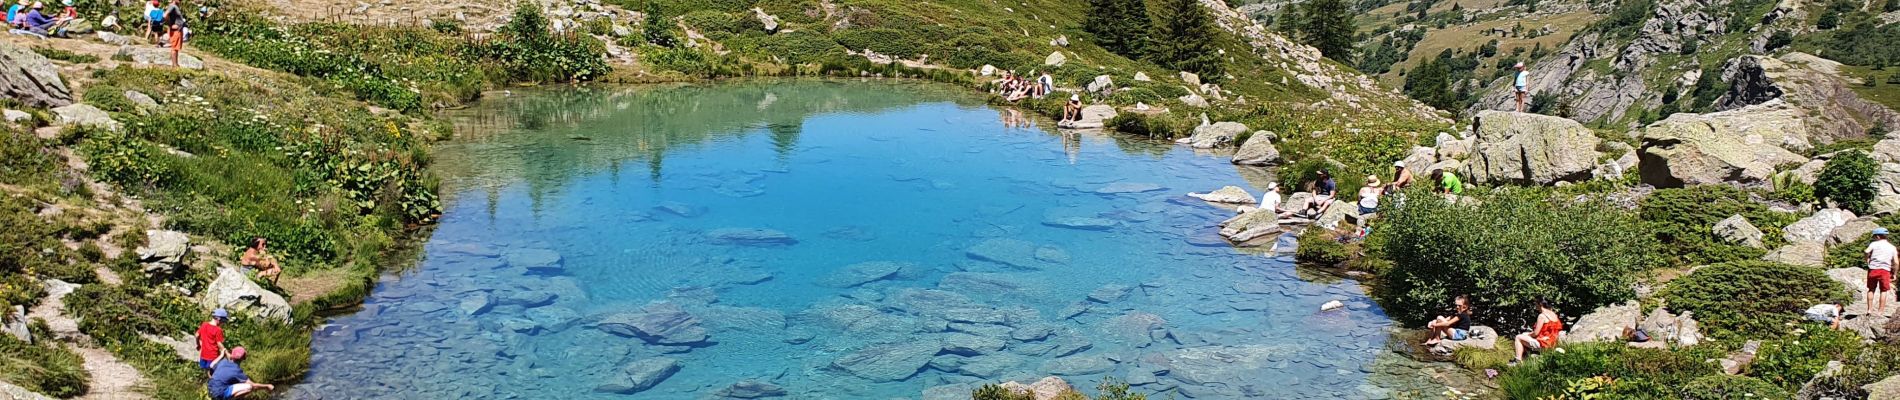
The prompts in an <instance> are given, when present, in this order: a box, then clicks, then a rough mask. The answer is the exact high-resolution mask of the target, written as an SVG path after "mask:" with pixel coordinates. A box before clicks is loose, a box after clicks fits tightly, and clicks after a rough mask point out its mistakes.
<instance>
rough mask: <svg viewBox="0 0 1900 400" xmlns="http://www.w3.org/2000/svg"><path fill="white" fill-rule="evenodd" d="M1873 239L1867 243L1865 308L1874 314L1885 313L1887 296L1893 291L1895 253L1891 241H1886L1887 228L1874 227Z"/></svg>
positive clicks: (1898, 256) (1899, 256)
mask: <svg viewBox="0 0 1900 400" xmlns="http://www.w3.org/2000/svg"><path fill="white" fill-rule="evenodd" d="M1873 235H1874V241H1873V243H1868V244H1867V250H1863V251H1862V253H1864V254H1866V255H1867V295H1866V297H1867V299H1866V300H1867V310H1868V311H1872V312H1873V313H1874V314H1876V315H1887V312H1886V310H1887V296H1886V295H1885V294H1884V293H1890V292H1893V266H1894V264H1896V261H1900V260H1896V258H1900V254H1896V251H1895V249H1894V247H1893V243H1891V242H1888V241H1887V228H1874V231H1873Z"/></svg>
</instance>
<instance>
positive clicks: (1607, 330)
mask: <svg viewBox="0 0 1900 400" xmlns="http://www.w3.org/2000/svg"><path fill="white" fill-rule="evenodd" d="M1642 315H1643V307H1642V306H1641V305H1638V304H1636V302H1635V301H1630V302H1626V303H1623V304H1613V305H1607V306H1602V307H1597V309H1596V310H1594V311H1591V312H1590V313H1589V314H1584V315H1583V317H1582V318H1578V319H1577V323H1576V324H1573V325H1571V326H1570V332H1569V333H1565V334H1564V336H1563V339H1564V341H1565V342H1570V343H1584V342H1605V341H1618V340H1622V339H1623V329H1624V328H1628V327H1631V326H1633V325H1635V324H1636V323H1637V321H1639V319H1640V318H1641V317H1642Z"/></svg>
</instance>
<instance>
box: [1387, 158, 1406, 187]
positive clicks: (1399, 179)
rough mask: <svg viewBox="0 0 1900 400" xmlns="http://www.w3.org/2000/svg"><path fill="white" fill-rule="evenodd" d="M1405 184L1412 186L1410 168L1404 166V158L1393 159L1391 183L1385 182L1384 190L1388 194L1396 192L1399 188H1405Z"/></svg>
mask: <svg viewBox="0 0 1900 400" xmlns="http://www.w3.org/2000/svg"><path fill="white" fill-rule="evenodd" d="M1406 186H1412V170H1411V169H1410V168H1405V160H1399V161H1393V162H1392V183H1388V184H1386V189H1385V192H1386V193H1388V194H1390V193H1397V192H1398V191H1400V190H1405V187H1406Z"/></svg>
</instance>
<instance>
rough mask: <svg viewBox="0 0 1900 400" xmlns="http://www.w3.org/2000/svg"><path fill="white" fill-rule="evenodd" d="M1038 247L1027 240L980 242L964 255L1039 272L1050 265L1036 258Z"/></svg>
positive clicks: (990, 240)
mask: <svg viewBox="0 0 1900 400" xmlns="http://www.w3.org/2000/svg"><path fill="white" fill-rule="evenodd" d="M1037 250H1038V246H1036V244H1035V243H1031V242H1029V241H1026V240H1020V239H1008V238H998V239H989V240H984V241H982V242H978V243H977V244H976V245H975V246H970V249H969V250H966V251H965V252H964V255H966V256H969V257H970V258H972V259H976V260H979V261H989V262H993V263H997V264H1003V265H1008V266H1011V267H1016V268H1021V269H1029V270H1039V269H1042V268H1043V267H1045V266H1047V265H1048V264H1050V262H1049V261H1044V260H1042V259H1039V258H1037V257H1036V255H1037Z"/></svg>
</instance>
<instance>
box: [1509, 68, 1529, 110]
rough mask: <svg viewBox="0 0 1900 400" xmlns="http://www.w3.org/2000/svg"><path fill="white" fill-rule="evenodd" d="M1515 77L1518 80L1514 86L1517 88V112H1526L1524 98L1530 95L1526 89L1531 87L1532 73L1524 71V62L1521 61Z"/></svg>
mask: <svg viewBox="0 0 1900 400" xmlns="http://www.w3.org/2000/svg"><path fill="white" fill-rule="evenodd" d="M1515 75H1517V79H1516V82H1515V83H1514V84H1513V85H1512V86H1514V87H1516V88H1517V112H1524V96H1525V95H1526V94H1528V93H1530V90H1528V89H1526V88H1525V87H1526V86H1530V83H1531V82H1530V80H1531V73H1530V72H1526V71H1524V62H1522V61H1519V62H1518V63H1517V73H1516V74H1515Z"/></svg>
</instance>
